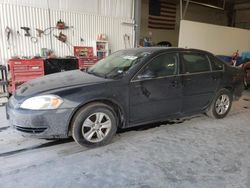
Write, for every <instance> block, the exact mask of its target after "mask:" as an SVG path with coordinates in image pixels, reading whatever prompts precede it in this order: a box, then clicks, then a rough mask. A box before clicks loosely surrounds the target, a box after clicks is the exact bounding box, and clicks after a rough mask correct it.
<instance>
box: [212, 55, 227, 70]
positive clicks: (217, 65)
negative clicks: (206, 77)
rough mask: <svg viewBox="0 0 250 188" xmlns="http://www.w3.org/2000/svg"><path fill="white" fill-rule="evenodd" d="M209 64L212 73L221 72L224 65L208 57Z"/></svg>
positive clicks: (214, 58) (216, 59)
mask: <svg viewBox="0 0 250 188" xmlns="http://www.w3.org/2000/svg"><path fill="white" fill-rule="evenodd" d="M210 62H211V67H212V70H213V71H217V70H223V67H224V63H223V62H221V61H220V60H219V59H218V58H216V57H210Z"/></svg>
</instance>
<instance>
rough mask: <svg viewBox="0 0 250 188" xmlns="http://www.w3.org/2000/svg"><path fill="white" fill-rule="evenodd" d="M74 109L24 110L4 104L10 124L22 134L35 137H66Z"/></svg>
mask: <svg viewBox="0 0 250 188" xmlns="http://www.w3.org/2000/svg"><path fill="white" fill-rule="evenodd" d="M73 111H74V109H73V108H69V109H57V110H37V111H35V110H24V109H14V108H10V106H9V105H6V113H7V114H6V115H7V118H8V119H9V122H10V125H11V126H12V127H13V128H15V129H16V130H17V131H18V132H19V133H21V134H22V135H23V136H31V137H37V138H67V137H68V126H69V122H70V119H71V115H72V113H73Z"/></svg>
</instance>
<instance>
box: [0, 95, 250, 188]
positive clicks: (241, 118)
mask: <svg viewBox="0 0 250 188" xmlns="http://www.w3.org/2000/svg"><path fill="white" fill-rule="evenodd" d="M249 159H250V93H249V92H245V93H244V96H243V97H242V98H241V100H240V101H239V102H235V103H234V104H233V109H232V111H231V113H230V114H229V115H228V116H227V117H226V118H225V119H222V120H213V119H210V118H208V117H206V116H204V115H198V116H197V117H194V118H192V119H190V120H186V121H184V122H183V123H176V124H166V125H161V126H158V127H156V126H155V127H153V128H149V129H135V130H132V131H131V130H130V131H125V132H123V133H119V134H118V135H116V137H115V138H114V140H113V142H112V143H111V144H110V145H108V146H105V147H102V148H96V149H87V148H81V147H79V146H78V145H76V144H75V143H74V142H73V141H72V140H71V139H68V140H62V141H46V140H38V139H29V138H23V137H21V136H19V135H17V134H16V133H15V132H14V131H13V130H12V129H10V128H9V127H8V124H7V122H6V120H5V116H4V108H0V187H1V188H6V187H10V188H13V187H21V188H22V187H26V188H28V187H32V188H33V187H36V188H39V187H46V188H47V187H60V188H61V187H74V188H75V187H81V188H83V187H90V188H91V187H102V188H103V187H115V188H117V187H133V188H135V187H136V188H137V187H139V188H150V187H152V188H156V187H164V188H166V187H175V188H178V187H184V188H189V187H197V188H201V187H202V188H208V187H211V188H217V187H218V188H221V187H227V188H231V187H232V188H249V187H250V160H249Z"/></svg>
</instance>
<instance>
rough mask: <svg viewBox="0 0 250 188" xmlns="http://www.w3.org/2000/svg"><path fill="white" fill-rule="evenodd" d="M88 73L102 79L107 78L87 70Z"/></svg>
mask: <svg viewBox="0 0 250 188" xmlns="http://www.w3.org/2000/svg"><path fill="white" fill-rule="evenodd" d="M86 73H88V74H92V75H95V76H97V77H101V78H107V77H106V75H101V74H98V73H97V72H94V71H88V70H86Z"/></svg>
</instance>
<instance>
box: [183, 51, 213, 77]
mask: <svg viewBox="0 0 250 188" xmlns="http://www.w3.org/2000/svg"><path fill="white" fill-rule="evenodd" d="M180 58H181V61H182V64H183V73H199V72H208V71H210V62H209V60H208V58H207V56H206V55H203V54H198V53H182V54H181V57H180Z"/></svg>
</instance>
